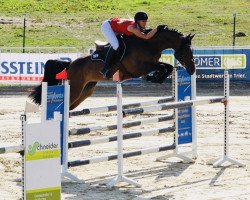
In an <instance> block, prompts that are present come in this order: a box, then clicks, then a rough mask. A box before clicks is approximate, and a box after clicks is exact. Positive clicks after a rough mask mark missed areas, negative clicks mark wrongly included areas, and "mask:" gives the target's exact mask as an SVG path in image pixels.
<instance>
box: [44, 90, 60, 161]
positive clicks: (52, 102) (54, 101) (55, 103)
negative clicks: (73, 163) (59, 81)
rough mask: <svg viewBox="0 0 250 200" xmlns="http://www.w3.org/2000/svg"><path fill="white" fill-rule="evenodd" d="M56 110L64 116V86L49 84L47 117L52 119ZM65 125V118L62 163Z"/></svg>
mask: <svg viewBox="0 0 250 200" xmlns="http://www.w3.org/2000/svg"><path fill="white" fill-rule="evenodd" d="M54 112H60V114H62V116H64V86H63V85H57V86H49V87H48V90H47V113H46V115H47V116H46V119H47V120H52V119H54ZM63 127H64V119H62V121H61V127H60V128H61V129H60V133H61V138H60V140H61V163H62V159H63V157H62V156H63V146H64V145H63V141H64V140H63V139H64V138H63V135H64V134H63Z"/></svg>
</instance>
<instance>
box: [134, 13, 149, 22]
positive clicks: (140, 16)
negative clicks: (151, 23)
mask: <svg viewBox="0 0 250 200" xmlns="http://www.w3.org/2000/svg"><path fill="white" fill-rule="evenodd" d="M134 19H135V21H136V22H137V21H140V20H148V15H147V13H145V12H142V11H141V12H137V13H136V14H135V17H134Z"/></svg>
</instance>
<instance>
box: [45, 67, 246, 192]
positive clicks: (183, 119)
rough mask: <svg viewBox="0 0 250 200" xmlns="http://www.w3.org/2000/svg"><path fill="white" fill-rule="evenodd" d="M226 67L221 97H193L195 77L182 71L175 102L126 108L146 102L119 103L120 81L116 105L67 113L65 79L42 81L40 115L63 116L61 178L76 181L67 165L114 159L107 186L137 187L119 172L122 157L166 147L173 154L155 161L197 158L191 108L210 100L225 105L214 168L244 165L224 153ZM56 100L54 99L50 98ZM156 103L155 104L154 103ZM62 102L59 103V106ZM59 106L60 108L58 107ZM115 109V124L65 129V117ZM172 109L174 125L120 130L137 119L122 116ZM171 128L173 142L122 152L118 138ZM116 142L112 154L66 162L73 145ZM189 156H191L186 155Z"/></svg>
mask: <svg viewBox="0 0 250 200" xmlns="http://www.w3.org/2000/svg"><path fill="white" fill-rule="evenodd" d="M228 76H229V75H228V70H224V96H223V97H220V98H210V99H203V100H196V83H195V82H196V80H195V75H194V76H192V78H191V77H190V76H188V75H187V74H186V72H185V71H184V70H178V71H175V73H174V75H173V80H174V83H173V86H174V87H173V94H174V99H175V102H171V103H169V102H164V103H162V102H161V100H159V101H151V102H148V103H149V104H151V103H152V104H157V105H147V106H143V107H137V108H129V106H130V105H131V106H132V107H136V106H137V105H139V106H141V105H145V104H147V103H136V104H128V105H124V106H122V83H121V82H119V81H118V82H117V105H114V106H108V107H97V108H90V109H84V110H80V111H72V112H69V84H68V82H67V81H64V84H63V86H51V87H47V86H46V83H43V95H42V105H43V116H42V118H43V119H44V120H45V119H47V120H48V119H50V118H51V113H52V112H55V111H57V112H60V113H61V114H62V115H63V120H62V124H61V130H62V131H61V155H62V157H61V164H62V177H64V178H69V179H71V180H74V181H80V180H79V179H78V178H77V177H76V176H75V175H73V174H71V173H69V172H68V168H69V167H75V166H80V165H87V164H91V163H97V162H102V161H109V160H115V159H118V175H117V176H116V177H115V178H114V179H111V180H110V182H107V185H108V187H112V186H114V185H115V184H116V183H118V182H121V181H124V182H128V183H130V184H133V185H135V186H140V185H139V184H138V183H137V182H135V181H134V180H131V179H129V178H127V177H125V176H124V175H123V173H122V171H123V158H127V157H133V156H139V155H143V154H149V153H155V152H160V151H166V150H173V154H170V155H166V156H163V157H160V158H158V160H161V159H165V158H168V157H173V156H174V157H178V158H181V159H183V161H184V162H193V159H195V158H196V157H197V139H196V138H197V136H196V110H195V107H196V106H198V105H205V104H213V103H223V104H224V106H225V114H224V155H223V157H222V158H220V159H218V160H217V161H216V162H215V163H214V167H217V166H221V165H222V164H223V163H224V162H226V161H228V162H231V163H232V164H236V165H239V166H244V165H243V164H242V163H240V162H238V161H236V160H233V159H231V158H230V157H229V156H228V142H229V141H228V139H229V135H228V126H229V123H228V118H229V108H228V100H229V77H228ZM57 87H62V88H63V89H61V91H59V92H57V91H56V88H57ZM51 99H57V100H58V101H57V102H59V103H57V104H54V105H51V103H50V102H51V101H50V100H51ZM170 99H173V98H172V97H170V98H167V99H163V100H162V101H169V100H170ZM53 102H56V101H53ZM158 103H159V104H158ZM62 104H63V106H62ZM59 108H62V110H60V109H59ZM116 109H117V124H116V125H111V126H98V127H90V128H82V129H73V130H70V131H69V130H68V123H69V116H71V117H73V116H78V115H88V114H91V113H98V112H107V111H111V110H112V111H113V110H116ZM168 109H174V119H175V125H174V127H166V128H163V129H157V130H150V131H144V132H137V133H128V134H124V133H123V127H126V126H128V127H129V126H136V125H138V124H140V123H143V122H141V121H136V122H130V123H123V116H124V115H125V116H126V115H134V114H141V113H145V112H152V111H159V110H168ZM170 118H171V116H164V120H168V119H170ZM158 120H161V119H159V118H154V119H147V120H145V121H144V122H145V123H150V122H153V121H156V122H157V121H158ZM116 128H117V136H110V137H102V138H96V139H92V140H82V141H74V142H68V135H69V134H81V133H82V134H86V133H89V132H90V131H93V130H102V129H106V130H113V129H116ZM172 130H175V136H174V142H173V144H170V145H167V146H161V147H155V148H148V149H142V150H140V151H134V152H126V153H123V144H122V141H123V140H124V139H131V138H135V137H142V136H144V135H152V134H153V133H155V132H157V133H161V132H169V131H172ZM113 141H118V142H117V143H118V153H117V154H112V155H108V156H97V157H92V158H88V159H83V160H75V161H68V149H69V148H76V147H80V146H88V145H93V144H99V143H106V142H113ZM181 144H191V151H188V152H181V151H180V150H179V147H180V145H181ZM190 155H191V157H190Z"/></svg>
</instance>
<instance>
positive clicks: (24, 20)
mask: <svg viewBox="0 0 250 200" xmlns="http://www.w3.org/2000/svg"><path fill="white" fill-rule="evenodd" d="M25 32H26V18H25V15H24V18H23V53H25Z"/></svg>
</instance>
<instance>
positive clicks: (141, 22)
mask: <svg viewBox="0 0 250 200" xmlns="http://www.w3.org/2000/svg"><path fill="white" fill-rule="evenodd" d="M138 23H139V25H140V27H142V28H146V25H147V20H139V21H138Z"/></svg>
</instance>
